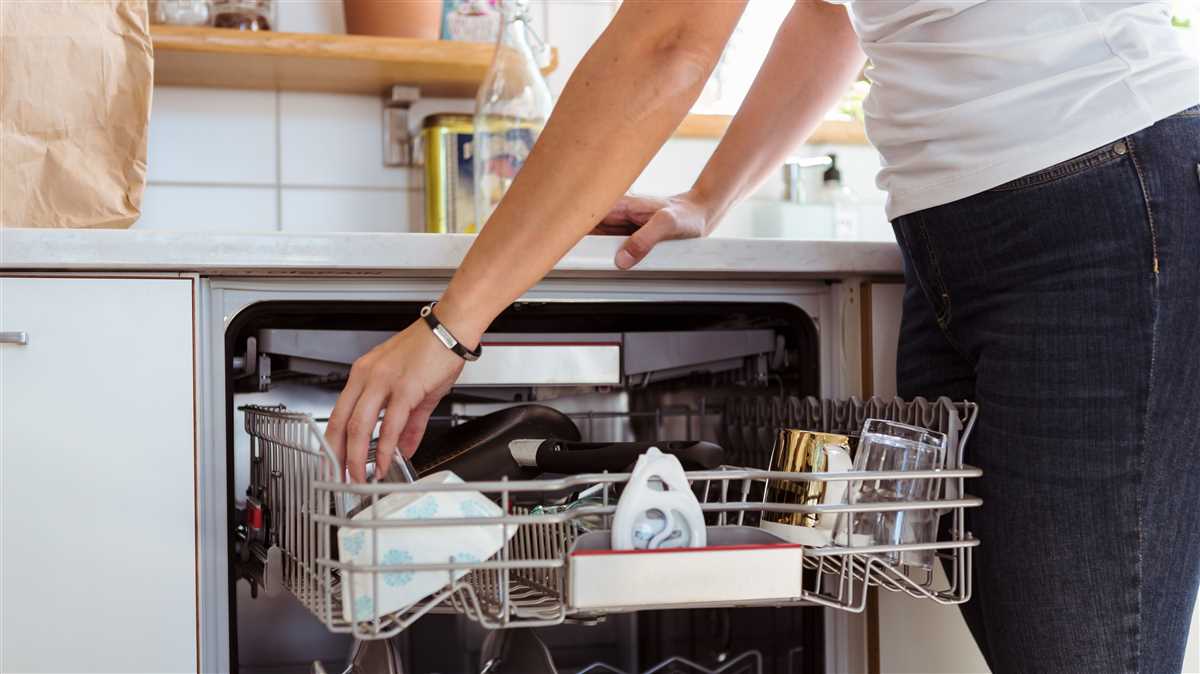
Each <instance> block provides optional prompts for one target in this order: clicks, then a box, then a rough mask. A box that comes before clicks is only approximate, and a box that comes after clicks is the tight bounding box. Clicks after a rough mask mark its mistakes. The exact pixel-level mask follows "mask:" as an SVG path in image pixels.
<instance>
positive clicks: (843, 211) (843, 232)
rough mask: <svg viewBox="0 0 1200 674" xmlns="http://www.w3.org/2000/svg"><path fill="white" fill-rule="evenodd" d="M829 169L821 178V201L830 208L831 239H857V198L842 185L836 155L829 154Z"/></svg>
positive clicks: (858, 230)
mask: <svg viewBox="0 0 1200 674" xmlns="http://www.w3.org/2000/svg"><path fill="white" fill-rule="evenodd" d="M829 159H830V163H829V168H828V169H825V173H824V175H823V176H822V177H821V178H822V187H821V200H822V201H823V202H825V203H827V204H829V206H830V207H831V210H832V215H833V238H835V239H851V240H852V239H857V238H859V232H860V228H859V223H858V197H857V196H856V195H855V194H854V191H853V190H851V189H850V188H849V187H847V186H846V185H845V184H844V183H842V172H841V171H839V170H838V165H837V155H836V154H832V153H830V155H829Z"/></svg>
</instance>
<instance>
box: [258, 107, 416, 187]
mask: <svg viewBox="0 0 1200 674" xmlns="http://www.w3.org/2000/svg"><path fill="white" fill-rule="evenodd" d="M382 124H383V104H382V102H381V101H380V99H379V97H378V96H346V95H340V94H310V93H299V92H283V93H280V94H279V157H280V162H279V168H280V182H281V183H282V184H283V185H284V186H286V187H292V186H319V187H380V188H391V189H413V175H414V173H415V172H414V170H413V169H412V168H409V167H387V166H384V165H383V131H382V128H383V127H382ZM417 187H418V188H419V185H418V186H417Z"/></svg>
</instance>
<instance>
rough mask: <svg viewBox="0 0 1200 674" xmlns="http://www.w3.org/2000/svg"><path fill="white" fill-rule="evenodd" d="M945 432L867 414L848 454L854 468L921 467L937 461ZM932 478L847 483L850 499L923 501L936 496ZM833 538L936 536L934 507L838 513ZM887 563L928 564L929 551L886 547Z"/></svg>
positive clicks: (874, 540) (882, 541)
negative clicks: (855, 450)
mask: <svg viewBox="0 0 1200 674" xmlns="http://www.w3.org/2000/svg"><path fill="white" fill-rule="evenodd" d="M945 460H946V436H945V435H944V434H942V433H937V432H935V431H930V430H928V429H924V428H919V427H917V426H908V425H906V424H900V423H896V422H892V421H883V420H880V419H868V420H867V421H866V423H865V424H863V431H862V435H861V436H860V437H859V441H858V454H857V455H856V456H855V460H854V470H856V471H888V472H893V471H923V470H936V469H940V468H942V467H943V465H944V464H945ZM939 483H940V481H939V480H937V479H908V480H905V479H893V480H862V481H855V482H851V483H850V488H849V490H848V502H849V503H850V504H852V505H853V504H864V505H865V504H869V503H893V502H897V501H928V500H931V499H934V498H937V496H938V491H939V490H938V485H939ZM835 535H836V538H835V540H836V541H837V542H838V543H840V544H842V545H849V546H866V545H899V544H902V543H932V542H934V541H935V540H936V538H937V511H936V510H894V511H889V512H863V513H846V514H843V515H842V516H841V517H840V518H839V520H838V523H837V527H836V534H835ZM884 557H885V558H886V559H887V560H888V561H889V562H892V563H903V564H906V565H910V566H920V567H922V568H932V566H933V554H932V552H931V551H925V550H920V551H910V552H907V553H900V552H890V553H885V554H884Z"/></svg>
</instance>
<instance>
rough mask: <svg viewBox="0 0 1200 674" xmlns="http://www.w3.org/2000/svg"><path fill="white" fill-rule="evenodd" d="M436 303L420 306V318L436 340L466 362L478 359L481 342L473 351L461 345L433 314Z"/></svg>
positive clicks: (481, 352) (481, 351)
mask: <svg viewBox="0 0 1200 674" xmlns="http://www.w3.org/2000/svg"><path fill="white" fill-rule="evenodd" d="M436 304H437V302H433V303H431V304H429V305H427V306H424V307H421V318H423V319H425V323H426V324H427V325H428V326H429V329H430V330H432V331H433V336H434V337H437V339H438V341H439V342H441V343H442V344H443V345H445V347H446V348H447V349H450V350H451V351H453V352H454V353H456V354H458V357H459V358H462V359H463V360H465V361H468V362H470V361H474V360H479V356H481V355H483V345H482V344H481V345H479V346H477V347H475V350H474V351H472V350H471V349H468V348H467V347H465V346H463V345H462V342H460V341H458V340H457V339H456V338H455V337H454V335H452V334H450V331H449V330H447V329H446V326H444V325H442V322H441V321H439V320H438V319H437V316H434V315H433V307H434V305H436Z"/></svg>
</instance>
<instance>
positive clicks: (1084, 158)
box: [988, 139, 1129, 192]
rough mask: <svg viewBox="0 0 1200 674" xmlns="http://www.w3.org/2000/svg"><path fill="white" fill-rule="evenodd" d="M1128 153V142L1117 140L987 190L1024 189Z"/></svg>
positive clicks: (1119, 157)
mask: <svg viewBox="0 0 1200 674" xmlns="http://www.w3.org/2000/svg"><path fill="white" fill-rule="evenodd" d="M1128 154H1129V143H1128V142H1127V141H1125V140H1124V139H1121V140H1118V141H1117V142H1115V143H1110V144H1108V145H1105V146H1104V147H1100V148H1096V149H1095V150H1092V151H1091V152H1087V153H1085V154H1081V155H1079V156H1078V157H1074V158H1072V159H1068V160H1066V161H1064V162H1060V163H1058V164H1055V165H1054V166H1051V167H1050V168H1047V169H1043V170H1041V171H1038V172H1036V173H1030V174H1029V175H1026V176H1022V177H1020V178H1017V179H1016V180H1010V181H1008V182H1006V183H1004V184H1003V185H1000V186H997V187H993V188H992V189H990V190H988V192H1011V191H1013V190H1020V189H1025V188H1027V187H1036V186H1039V185H1046V184H1048V183H1052V182H1055V181H1056V180H1061V179H1063V178H1068V177H1070V176H1073V175H1078V174H1080V173H1083V172H1084V171H1088V170H1091V169H1094V168H1099V167H1101V166H1105V165H1108V164H1111V163H1113V162H1115V161H1119V160H1121V159H1123V158H1125V157H1126V156H1128Z"/></svg>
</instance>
